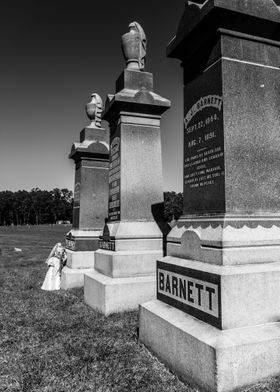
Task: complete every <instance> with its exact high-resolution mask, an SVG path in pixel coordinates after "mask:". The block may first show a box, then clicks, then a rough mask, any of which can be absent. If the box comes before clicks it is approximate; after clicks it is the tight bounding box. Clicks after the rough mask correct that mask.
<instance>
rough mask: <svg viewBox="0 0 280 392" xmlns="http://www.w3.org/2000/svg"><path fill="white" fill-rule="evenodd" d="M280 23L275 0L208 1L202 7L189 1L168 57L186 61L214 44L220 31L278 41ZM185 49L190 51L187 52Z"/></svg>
mask: <svg viewBox="0 0 280 392" xmlns="http://www.w3.org/2000/svg"><path fill="white" fill-rule="evenodd" d="M279 21H280V10H279V8H278V7H277V5H276V3H275V2H274V1H273V0H266V1H263V0H249V1H247V0H232V1H228V0H208V1H206V2H205V3H204V5H203V7H201V5H197V4H195V2H191V1H187V2H186V8H185V12H184V14H183V16H182V19H181V21H180V24H179V27H178V30H177V32H176V36H175V37H174V39H173V40H172V41H171V42H170V44H169V46H168V48H167V54H168V56H169V57H175V58H179V59H182V60H183V61H184V62H186V61H187V60H188V59H191V58H192V56H193V54H194V53H195V52H196V51H197V50H198V47H200V48H202V47H204V46H205V45H206V46H207V45H208V44H209V43H211V39H213V37H214V36H215V34H216V32H217V30H218V29H219V28H223V29H227V30H234V31H237V32H241V33H245V34H250V35H254V36H258V37H263V38H266V39H271V40H278V39H279V37H280V30H279ZM206 31H207V34H205V32H206ZM186 46H188V51H185V50H184V48H185V47H186ZM203 50H205V47H204V48H203Z"/></svg>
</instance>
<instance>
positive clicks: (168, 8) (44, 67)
mask: <svg viewBox="0 0 280 392" xmlns="http://www.w3.org/2000/svg"><path fill="white" fill-rule="evenodd" d="M184 6H185V0H175V1H169V0H164V1H162V0H141V1H132V0H110V1H108V0H107V1H106V0H103V1H96V0H91V1H88V0H79V1H76V2H69V1H65V0H47V1H38V0H36V1H35V0H25V1H22V0H9V1H4V2H2V4H1V12H0V15H1V16H0V37H1V38H0V40H1V45H0V46H1V62H0V68H1V92H0V107H1V115H0V140H1V142H0V168H1V169H0V191H2V190H12V191H17V190H20V189H26V190H31V189H32V188H35V187H38V188H40V189H46V190H50V189H53V188H55V187H58V188H68V189H71V190H73V186H74V162H73V161H72V160H70V159H68V155H69V153H70V150H71V145H72V143H74V142H75V141H78V140H79V135H80V131H81V130H82V129H83V128H84V127H85V126H86V125H88V123H89V120H88V119H87V116H86V114H85V109H84V108H85V104H86V103H87V102H89V101H90V96H91V94H92V93H93V92H96V93H98V94H99V95H100V96H101V97H102V99H103V102H105V99H106V96H107V94H113V93H114V92H115V81H116V80H117V78H118V76H119V75H120V74H121V73H122V71H123V69H124V68H125V61H124V59H123V56H122V51H121V45H120V40H121V36H122V34H124V33H126V32H128V25H129V24H130V23H131V22H133V21H137V22H138V23H140V24H141V25H142V27H143V28H144V31H145V33H146V36H147V41H148V45H147V58H146V71H148V72H152V73H153V74H154V90H155V92H156V93H157V94H159V95H161V96H163V97H165V98H168V99H170V100H171V108H170V109H169V110H168V111H167V112H166V113H164V114H163V117H162V127H161V135H162V159H163V179H164V191H176V192H180V191H182V188H183V74H182V68H181V67H180V62H179V61H178V60H175V59H168V58H167V57H166V46H167V44H168V42H169V41H170V40H171V39H172V38H173V36H174V35H175V34H176V29H177V27H178V24H179V20H180V17H181V15H182V14H183V10H184ZM102 125H103V126H104V127H105V128H107V127H108V124H107V123H106V122H103V124H102Z"/></svg>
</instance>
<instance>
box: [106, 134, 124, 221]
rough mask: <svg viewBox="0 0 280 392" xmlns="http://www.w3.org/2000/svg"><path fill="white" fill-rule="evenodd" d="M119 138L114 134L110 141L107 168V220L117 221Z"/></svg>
mask: <svg viewBox="0 0 280 392" xmlns="http://www.w3.org/2000/svg"><path fill="white" fill-rule="evenodd" d="M120 159H121V158H120V138H119V137H118V136H114V138H113V140H112V142H111V153H110V170H109V220H110V221H119V220H120V219H121V205H120V203H121V201H120V183H121V179H120V174H121V172H120V171H121V162H120Z"/></svg>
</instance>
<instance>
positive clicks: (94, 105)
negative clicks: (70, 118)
mask: <svg viewBox="0 0 280 392" xmlns="http://www.w3.org/2000/svg"><path fill="white" fill-rule="evenodd" d="M102 110H103V102H102V99H101V97H100V96H99V95H98V94H96V93H93V94H91V101H90V102H89V103H87V104H86V113H87V116H88V118H89V119H90V121H91V126H93V127H96V128H101V115H102Z"/></svg>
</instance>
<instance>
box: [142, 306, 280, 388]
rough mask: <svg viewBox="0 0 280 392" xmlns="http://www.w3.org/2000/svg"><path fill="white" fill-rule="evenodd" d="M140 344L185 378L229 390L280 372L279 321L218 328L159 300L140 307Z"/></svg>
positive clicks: (207, 385)
mask: <svg viewBox="0 0 280 392" xmlns="http://www.w3.org/2000/svg"><path fill="white" fill-rule="evenodd" d="M140 342H142V343H143V344H144V345H145V346H146V347H148V348H149V349H150V350H151V351H152V352H153V353H154V354H155V355H156V356H157V357H158V358H160V359H161V360H162V361H163V362H164V363H165V364H166V365H167V366H168V367H169V368H170V369H172V370H173V371H174V372H176V374H178V376H179V377H180V378H181V379H182V380H183V381H185V382H187V383H189V384H192V385H196V386H199V387H200V388H202V389H203V390H205V391H208V392H209V391H211V392H229V391H234V390H237V389H239V388H244V387H246V386H248V385H251V384H254V383H257V382H259V381H260V380H263V379H265V378H267V377H270V376H275V375H278V374H280V323H279V322H276V323H268V324H263V325H257V326H252V327H245V328H235V329H230V330H223V331H222V330H219V329H217V328H215V327H212V326H210V325H208V324H206V323H204V322H203V321H200V320H197V319H195V318H193V317H192V316H189V315H188V314H186V313H184V312H182V311H181V310H178V309H175V308H173V307H171V306H169V305H167V304H165V303H163V302H161V301H157V300H155V301H151V302H148V303H146V304H144V305H140Z"/></svg>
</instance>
